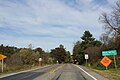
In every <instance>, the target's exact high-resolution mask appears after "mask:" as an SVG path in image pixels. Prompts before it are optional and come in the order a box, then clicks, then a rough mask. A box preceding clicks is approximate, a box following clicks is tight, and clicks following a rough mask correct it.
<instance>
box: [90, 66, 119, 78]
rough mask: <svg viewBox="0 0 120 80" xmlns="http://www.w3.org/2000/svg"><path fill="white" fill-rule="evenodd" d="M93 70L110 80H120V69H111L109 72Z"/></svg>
mask: <svg viewBox="0 0 120 80" xmlns="http://www.w3.org/2000/svg"><path fill="white" fill-rule="evenodd" d="M92 70H94V71H95V72H98V73H99V74H101V75H103V76H105V77H107V78H109V79H110V80H120V68H119V69H109V70H96V69H92Z"/></svg>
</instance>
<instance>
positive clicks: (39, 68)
mask: <svg viewBox="0 0 120 80" xmlns="http://www.w3.org/2000/svg"><path fill="white" fill-rule="evenodd" d="M48 66H50V65H48ZM48 66H44V67H39V68H35V69H30V70H25V71H20V72H16V73H10V74H7V75H2V76H0V78H4V77H8V76H12V75H16V74H20V73H23V72H29V71H34V70H37V69H41V68H45V67H48Z"/></svg>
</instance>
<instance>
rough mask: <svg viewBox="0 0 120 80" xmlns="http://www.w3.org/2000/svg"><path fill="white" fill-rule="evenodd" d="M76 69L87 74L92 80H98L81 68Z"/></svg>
mask: <svg viewBox="0 0 120 80" xmlns="http://www.w3.org/2000/svg"><path fill="white" fill-rule="evenodd" d="M75 66H76V67H78V68H79V69H80V70H82V71H83V72H84V73H86V74H87V75H88V76H90V77H91V78H92V79H94V80H97V79H96V78H95V77H94V76H92V75H91V74H89V73H88V72H86V71H85V70H84V69H82V68H81V67H80V66H78V65H75Z"/></svg>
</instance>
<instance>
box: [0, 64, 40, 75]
mask: <svg viewBox="0 0 120 80" xmlns="http://www.w3.org/2000/svg"><path fill="white" fill-rule="evenodd" d="M37 67H39V66H31V65H22V66H18V65H17V66H8V67H6V68H4V72H2V71H1V70H0V75H3V74H9V73H14V72H19V71H24V70H29V69H33V68H37ZM0 69H1V68H0Z"/></svg>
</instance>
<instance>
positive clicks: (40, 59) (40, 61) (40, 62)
mask: <svg viewBox="0 0 120 80" xmlns="http://www.w3.org/2000/svg"><path fill="white" fill-rule="evenodd" d="M39 66H42V58H39Z"/></svg>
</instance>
